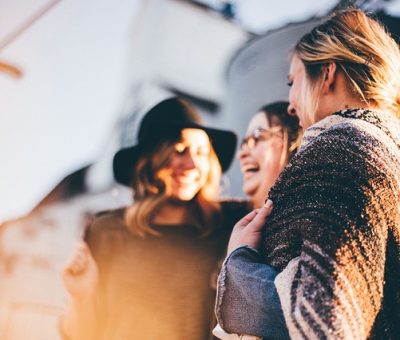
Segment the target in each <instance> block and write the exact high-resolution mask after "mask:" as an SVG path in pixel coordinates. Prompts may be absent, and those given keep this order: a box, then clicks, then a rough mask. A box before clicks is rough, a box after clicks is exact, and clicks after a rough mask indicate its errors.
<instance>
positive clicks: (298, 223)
mask: <svg viewBox="0 0 400 340" xmlns="http://www.w3.org/2000/svg"><path fill="white" fill-rule="evenodd" d="M270 198H271V199H272V200H273V202H274V210H273V213H272V215H271V216H270V218H269V220H268V222H267V224H266V227H265V241H264V242H263V249H262V252H263V257H264V259H265V261H266V263H268V264H271V265H273V266H275V267H277V268H279V269H280V270H282V272H281V274H279V275H278V277H277V279H276V281H275V284H276V287H277V290H278V293H279V297H280V300H281V304H282V308H283V311H284V315H285V320H286V323H287V326H288V329H289V332H290V336H291V337H292V338H294V339H301V338H306V339H367V338H368V339H399V338H400V122H399V120H398V119H397V118H395V117H394V116H393V115H391V114H388V113H385V112H373V111H369V110H361V109H357V110H356V109H353V110H346V111H341V112H338V113H335V114H333V115H331V116H329V117H327V118H325V119H323V120H321V121H320V122H318V123H317V124H315V125H313V126H311V127H310V128H309V129H307V130H306V132H305V135H304V139H303V143H302V145H301V148H300V151H299V153H298V154H297V155H296V156H295V157H294V158H293V159H292V161H291V162H290V164H289V165H288V166H287V168H286V169H285V170H284V172H283V173H282V175H281V176H280V178H279V179H278V181H277V183H276V185H275V186H274V187H273V188H272V189H271V192H270Z"/></svg>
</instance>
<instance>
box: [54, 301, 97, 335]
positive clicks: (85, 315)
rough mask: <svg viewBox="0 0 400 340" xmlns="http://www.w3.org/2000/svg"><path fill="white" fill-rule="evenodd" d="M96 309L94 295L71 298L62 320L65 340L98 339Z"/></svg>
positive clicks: (61, 326) (62, 331) (61, 325)
mask: <svg viewBox="0 0 400 340" xmlns="http://www.w3.org/2000/svg"><path fill="white" fill-rule="evenodd" d="M96 321H97V320H96V311H95V300H94V298H93V297H85V298H81V299H77V298H70V299H69V301H68V305H67V309H66V312H65V314H64V315H63V316H62V318H61V320H60V329H61V333H62V337H63V338H64V340H96V334H95V330H96V327H95V325H96Z"/></svg>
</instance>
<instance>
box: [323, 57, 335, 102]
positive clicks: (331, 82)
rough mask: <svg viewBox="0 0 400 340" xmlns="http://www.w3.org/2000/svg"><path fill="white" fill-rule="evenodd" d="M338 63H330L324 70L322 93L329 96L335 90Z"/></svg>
mask: <svg viewBox="0 0 400 340" xmlns="http://www.w3.org/2000/svg"><path fill="white" fill-rule="evenodd" d="M336 71H337V68H336V63H334V62H330V63H328V65H327V66H326V68H325V70H324V81H323V86H322V93H323V94H329V92H332V91H333V89H334V88H335V81H336Z"/></svg>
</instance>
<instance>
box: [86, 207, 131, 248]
mask: <svg viewBox="0 0 400 340" xmlns="http://www.w3.org/2000/svg"><path fill="white" fill-rule="evenodd" d="M124 213H125V209H124V208H121V209H117V210H108V211H101V212H99V213H97V214H96V215H95V217H94V219H93V221H92V223H91V224H90V225H89V226H88V228H87V229H86V233H85V239H86V240H87V241H89V242H90V241H92V240H100V239H103V238H107V237H110V235H111V234H118V233H124V232H127V229H126V227H125V222H124Z"/></svg>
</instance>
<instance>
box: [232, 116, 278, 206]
mask: <svg viewBox="0 0 400 340" xmlns="http://www.w3.org/2000/svg"><path fill="white" fill-rule="evenodd" d="M252 135H253V136H254V137H256V138H249V137H251V136H252ZM246 136H247V137H246V138H245V139H244V140H245V141H246V140H247V141H248V142H247V143H242V146H241V148H240V150H239V152H238V157H239V161H240V168H241V171H242V173H243V191H244V193H245V194H246V195H247V196H248V197H249V198H250V200H251V202H252V203H253V206H254V207H255V208H257V207H261V206H262V204H263V203H264V200H265V199H266V197H267V194H268V192H269V189H270V188H271V187H272V185H273V184H274V182H275V180H276V179H277V177H278V176H279V174H280V173H281V171H282V169H283V167H284V164H282V162H281V156H282V152H283V134H282V131H281V129H280V127H279V126H273V127H271V126H269V124H268V121H267V118H266V115H265V113H264V112H260V113H258V114H256V115H255V116H254V117H253V118H252V119H251V121H250V123H249V126H248V129H247V134H246ZM257 139H258V140H257Z"/></svg>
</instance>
